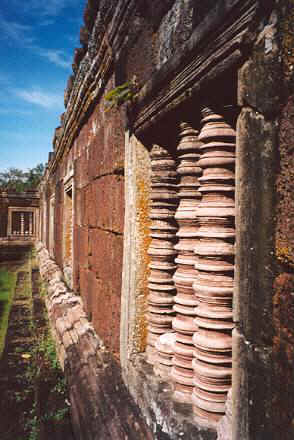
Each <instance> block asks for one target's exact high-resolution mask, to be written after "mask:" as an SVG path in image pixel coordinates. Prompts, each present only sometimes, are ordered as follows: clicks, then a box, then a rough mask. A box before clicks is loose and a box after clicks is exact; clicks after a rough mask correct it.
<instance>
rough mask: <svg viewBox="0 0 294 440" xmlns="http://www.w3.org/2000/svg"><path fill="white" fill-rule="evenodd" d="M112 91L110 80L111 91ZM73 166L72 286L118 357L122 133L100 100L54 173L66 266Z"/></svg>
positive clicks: (115, 113)
mask: <svg viewBox="0 0 294 440" xmlns="http://www.w3.org/2000/svg"><path fill="white" fill-rule="evenodd" d="M113 87H114V82H113V80H112V79H111V80H110V81H109V84H108V90H109V89H110V88H113ZM69 161H73V166H74V203H73V205H74V231H73V237H74V238H73V255H74V262H73V266H74V267H73V280H74V281H73V284H74V290H76V291H77V292H79V293H80V295H81V296H82V298H83V300H84V304H85V308H86V312H87V314H88V316H89V319H90V320H92V323H93V326H94V328H95V330H96V331H97V333H98V335H99V336H100V337H101V338H102V340H103V341H104V343H105V345H106V347H107V348H109V349H110V350H111V351H112V352H114V353H115V354H116V355H117V356H118V353H119V326H120V301H121V298H120V295H121V272H122V256H123V226H124V176H123V174H124V128H123V125H122V115H121V114H120V111H119V110H115V109H113V110H110V111H105V101H104V99H103V98H102V99H101V100H100V102H99V105H97V107H96V108H95V109H94V111H93V113H92V114H91V115H90V116H89V118H88V119H87V121H86V122H85V123H84V125H83V127H82V129H81V130H80V132H79V135H78V137H77V138H76V139H75V142H74V145H73V146H72V149H71V151H70V152H69V153H68V154H66V155H64V158H63V159H62V160H61V161H60V163H59V167H58V169H57V170H56V171H55V177H54V179H55V184H54V185H55V237H56V238H55V257H56V261H57V263H58V264H59V266H60V267H62V266H63V258H64V256H63V217H64V215H63V214H64V187H63V182H62V180H61V179H62V178H63V177H64V176H65V175H66V173H67V167H68V163H69Z"/></svg>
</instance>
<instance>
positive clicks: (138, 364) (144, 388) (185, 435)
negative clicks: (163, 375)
mask: <svg viewBox="0 0 294 440" xmlns="http://www.w3.org/2000/svg"><path fill="white" fill-rule="evenodd" d="M128 372H129V374H128V379H127V380H128V384H127V385H128V387H129V389H130V392H131V394H132V396H133V397H134V399H135V402H136V403H137V405H138V406H139V408H140V409H141V411H142V414H143V416H144V418H145V419H146V421H147V424H148V425H149V426H150V428H151V429H152V431H153V434H154V438H155V439H158V440H164V439H170V440H181V439H186V440H188V439H195V440H196V439H197V440H216V438H217V433H216V431H215V429H213V428H209V427H206V426H200V425H198V424H197V423H196V421H195V420H194V417H193V412H192V407H191V405H188V404H185V403H178V402H175V401H173V399H172V389H171V385H170V384H169V383H167V382H165V381H163V380H162V379H160V378H159V377H158V376H155V374H154V373H153V369H152V366H151V365H149V364H147V362H146V361H145V357H144V355H139V354H137V355H136V356H134V358H133V359H132V361H131V362H130V364H129V370H128Z"/></svg>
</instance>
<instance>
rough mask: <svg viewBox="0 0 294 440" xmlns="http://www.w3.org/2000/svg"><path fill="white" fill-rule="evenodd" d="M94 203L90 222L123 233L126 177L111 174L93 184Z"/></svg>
mask: <svg viewBox="0 0 294 440" xmlns="http://www.w3.org/2000/svg"><path fill="white" fill-rule="evenodd" d="M92 191H93V193H92V202H93V203H92V204H91V205H90V206H91V211H90V213H89V215H90V217H89V220H90V221H89V223H90V225H91V226H92V227H93V226H94V227H95V226H96V227H99V228H101V229H106V230H109V231H112V232H114V233H120V234H121V233H123V227H124V205H123V200H124V179H123V177H122V176H118V175H109V176H104V177H101V178H100V179H97V180H95V181H94V182H93V184H92Z"/></svg>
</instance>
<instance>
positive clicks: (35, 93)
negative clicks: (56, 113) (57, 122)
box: [13, 88, 63, 109]
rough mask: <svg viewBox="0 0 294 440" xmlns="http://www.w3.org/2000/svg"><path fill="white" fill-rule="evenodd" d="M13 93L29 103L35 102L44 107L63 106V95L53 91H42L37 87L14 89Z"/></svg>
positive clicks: (54, 107)
mask: <svg viewBox="0 0 294 440" xmlns="http://www.w3.org/2000/svg"><path fill="white" fill-rule="evenodd" d="M13 92H14V94H15V95H16V96H18V97H19V98H21V99H23V100H24V101H26V102H29V103H30V104H35V105H38V106H40V107H43V108H45V109H56V108H62V107H63V97H62V95H58V94H55V93H49V92H44V91H43V90H41V89H39V88H33V89H31V90H24V89H14V90H13Z"/></svg>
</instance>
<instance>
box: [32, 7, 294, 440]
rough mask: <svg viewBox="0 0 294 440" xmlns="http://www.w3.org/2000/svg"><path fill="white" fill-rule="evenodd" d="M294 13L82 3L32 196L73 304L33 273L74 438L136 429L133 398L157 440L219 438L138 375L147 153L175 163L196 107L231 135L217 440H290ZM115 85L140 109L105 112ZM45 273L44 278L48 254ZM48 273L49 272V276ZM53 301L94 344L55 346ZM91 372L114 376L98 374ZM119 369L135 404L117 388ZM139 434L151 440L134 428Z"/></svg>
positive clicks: (144, 373)
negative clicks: (61, 369) (230, 228)
mask: <svg viewBox="0 0 294 440" xmlns="http://www.w3.org/2000/svg"><path fill="white" fill-rule="evenodd" d="M204 3H205V4H204ZM291 4H292V1H290V0H289V1H287V0H283V1H282V2H280V3H279V4H276V3H275V2H274V1H266V0H246V1H245V2H244V1H240V0H233V1H232V0H225V1H223V2H211V1H209V2H200V1H196V2H195V1H194V2H191V1H190V0H185V1H178V0H165V1H162V2H160V3H159V2H157V1H155V0H154V1H153V0H152V1H150V2H148V5H147V4H146V2H143V1H134V0H111V1H109V0H101V1H100V2H95V1H92V0H91V1H88V4H87V6H86V10H85V14H84V21H85V25H84V26H83V27H82V29H81V34H80V38H81V45H82V47H81V48H78V49H76V51H75V55H74V62H73V75H72V76H71V77H70V78H69V81H68V85H67V89H66V91H65V105H66V112H65V113H64V114H63V115H62V116H61V125H60V127H58V128H57V129H56V131H55V136H54V142H53V149H54V152H53V153H50V157H49V162H48V166H47V169H46V173H45V176H44V179H43V182H42V184H41V197H42V212H43V214H44V215H42V216H41V219H42V221H41V226H42V227H41V229H42V234H41V239H42V242H43V243H44V244H45V246H46V247H47V248H50V246H49V245H50V243H52V242H53V243H54V246H53V250H52V252H51V250H50V252H51V257H52V258H54V259H55V260H56V263H57V264H58V266H59V268H60V269H61V270H63V272H64V278H65V280H66V283H67V284H68V286H69V287H70V288H72V290H73V292H74V294H73V293H72V292H69V290H68V288H67V287H66V286H65V284H62V285H61V284H60V285H59V284H58V283H57V285H55V284H54V283H55V281H56V280H55V281H54V277H53V281H52V283H53V284H50V283H51V280H50V277H51V275H52V274H51V272H50V270H48V268H47V269H44V271H45V272H44V273H46V274H45V277H46V278H47V280H48V281H50V283H49V285H50V287H49V290H48V292H49V297H50V298H51V299H49V300H48V301H49V302H48V307H49V309H50V310H51V311H52V313H51V316H52V326H53V327H56V325H57V326H60V329H59V330H58V328H56V337H57V339H58V341H59V344H60V347H61V348H60V350H61V358H64V359H69V361H68V363H67V362H65V370H66V371H67V374H68V376H69V378H70V382H71V384H72V393H73V394H72V399H73V415H74V419H75V424H76V426H77V430H80V431H81V432H83V435H82V437H81V438H89V439H90V438H96V437H95V435H96V436H97V435H98V434H97V432H98V431H96V430H97V429H98V427H99V429H102V428H101V427H102V425H103V423H104V422H105V420H106V419H104V417H106V416H107V412H108V411H109V413H110V414H114V420H118V427H119V426H120V423H121V418H122V417H124V416H125V417H126V418H127V420H130V419H129V415H130V414H131V412H132V411H133V412H134V414H135V417H137V416H138V409H137V407H136V406H135V405H134V402H133V401H132V398H134V400H135V401H136V403H137V404H138V405H139V407H140V409H141V411H142V413H143V414H144V417H145V419H146V421H147V422H148V424H149V426H150V427H151V428H152V431H153V437H154V438H158V439H161V438H162V439H163V438H164V439H168V438H169V439H179V438H181V437H182V436H183V435H184V436H185V438H187V439H188V438H199V439H213V438H215V437H216V435H217V434H216V431H215V429H210V428H208V429H207V428H199V426H197V424H195V420H194V419H193V417H192V414H191V411H190V409H189V408H190V407H189V408H188V409H187V407H185V406H184V407H181V406H179V405H177V404H174V403H173V402H172V400H171V398H170V395H171V389H170V388H169V385H167V384H166V383H164V382H162V381H161V380H158V379H157V378H156V377H154V376H153V375H152V373H151V371H150V368H148V366H147V365H146V363H145V361H144V350H145V345H146V318H145V313H146V297H147V291H148V289H147V283H148V263H149V260H148V258H149V257H148V254H147V249H148V244H149V231H148V227H149V223H150V218H149V205H148V198H149V193H150V157H149V151H150V149H151V148H152V145H153V144H159V145H162V146H164V147H165V148H166V149H167V150H168V151H169V152H170V154H171V155H172V156H173V157H176V144H177V139H178V134H179V130H178V127H179V123H180V122H181V121H185V122H189V123H191V125H192V126H193V127H194V128H196V129H199V120H200V107H201V106H202V105H208V106H209V105H210V104H213V105H216V106H221V107H222V108H223V110H224V112H225V113H226V118H227V119H229V122H230V123H231V124H232V125H233V126H235V125H237V159H236V164H237V181H236V186H237V193H236V207H237V225H236V226H237V241H236V266H235V276H236V278H235V280H236V282H235V293H234V321H235V326H236V328H235V330H234V347H233V359H234V361H233V390H232V397H231V400H229V401H228V404H227V415H226V417H225V418H224V419H223V420H222V421H221V423H220V425H219V426H218V435H219V438H220V439H229V438H232V436H233V438H234V440H237V439H238V440H239V439H242V440H243V439H244V440H245V439H258V440H259V439H263V438H276V437H275V436H278V434H277V433H278V432H279V431H280V430H282V427H283V428H284V432H287V434H285V435H288V433H289V435H291V433H292V432H291V429H293V423H292V420H293V414H292V411H291V409H290V408H292V407H293V405H292V401H291V397H289V393H287V390H288V389H289V388H290V389H291V390H292V388H293V380H292V378H291V363H292V362H293V331H292V324H291V323H292V321H291V320H292V308H293V301H292V296H291V289H292V287H293V279H292V278H293V233H292V230H293V227H292V226H293V225H292V223H293V222H292V217H291V215H290V214H291V213H292V210H293V209H292V208H293V196H292V195H293V188H292V186H293V184H292V181H293V176H292V174H291V165H293V148H292V146H291V145H292V144H291V139H292V138H291V135H292V131H293V123H294V122H293V118H294V116H293V96H292V95H291V84H292V85H293V82H292V81H293V72H292V70H293V58H291V53H292V52H291V51H292V48H293V44H292V43H293V41H292V40H291V38H292V30H291V20H290V19H289V16H291ZM125 81H131V82H134V81H136V83H137V86H138V91H137V93H136V96H135V99H133V100H131V101H132V102H126V103H124V104H123V105H122V106H121V107H120V108H118V107H114V108H112V109H110V110H109V109H108V108H107V102H106V100H105V96H106V94H107V93H108V92H109V91H111V90H114V89H115V87H116V86H118V85H121V84H123V83H125ZM291 177H292V179H291ZM68 191H71V194H72V212H71V213H70V206H71V203H67V202H68V200H67V199H66V197H68ZM53 199H54V203H53V202H52V203H51V205H50V200H51V201H52V200H53ZM50 206H51V208H50ZM53 206H54V208H53ZM53 209H54V211H53ZM70 218H71V219H72V225H73V236H72V250H71V255H70V243H71V240H70V230H69V229H68V228H69V226H67V225H70V224H71V222H70V221H69V219H70ZM50 221H53V229H52V227H51V226H50V224H51V223H50ZM52 240H53V241H52ZM45 257H46V258H45ZM70 257H71V258H70ZM40 258H41V261H42V259H44V258H45V259H46V261H47V262H48V254H46V250H44V249H43V250H42V251H41V252H40ZM44 264H45V263H44ZM46 264H47V263H46ZM46 264H45V266H46ZM48 264H49V263H48ZM50 265H53V266H52V267H54V271H56V270H57V268H56V266H55V263H54V264H53V262H52V261H51V262H50V264H49V266H50ZM58 277H59V278H60V277H62V275H61V273H60V272H59V275H58ZM59 288H60V289H61V290H60V292H61V293H60V294H59V293H58V292H59V290H58V289H59ZM63 289H66V294H65V297H66V298H69V297H70V298H71V299H70V301H72V300H73V303H74V304H79V307H80V309H79V313H81V316H82V321H81V322H82V325H81V326H80V325H79V324H77V326H76V327H77V329H78V328H79V329H80V330H81V329H82V328H84V329H87V328H91V331H90V333H89V334H88V336H87V337H86V339H87V340H86V341H83V337H82V334H80V335H77V334H73V335H71V338H73V339H71V340H70V341H68V336H69V334H70V332H71V329H72V328H73V327H74V326H75V323H73V322H71V324H69V325H70V326H71V327H70V328H68V329H67V330H66V328H67V327H66V326H67V325H68V324H67V321H68V319H67V318H66V319H64V318H62V317H61V316H62V313H63V312H61V310H64V309H59V306H58V307H57V305H56V306H55V305H53V303H52V300H53V298H55V292H56V301H57V303H58V304H60V307H63V305H62V301H63V300H62V299H61V298H62V297H63V296H62V295H63V293H62V292H64V290H63ZM60 295H61V296H60ZM68 295H69V296H68ZM77 295H80V297H78V296H77ZM58 298H59V299H58ZM54 301H55V299H54ZM59 301H60V302H59ZM57 303H56V304H57ZM82 304H83V310H82ZM64 306H65V303H64ZM66 307H67V306H66ZM58 310H59V311H58ZM59 313H61V314H60V315H59ZM67 313H68V312H67V311H66V314H67ZM70 314H71V312H70V313H69V315H70ZM57 323H58V324H57ZM80 330H77V331H80ZM81 331H82V330H81ZM58 332H59V334H58ZM93 332H94V333H93ZM63 335H64V336H63ZM65 335H66V336H65ZM93 335H95V336H93ZM97 335H98V336H97ZM80 337H81V338H80ZM93 337H94V339H93ZM88 338H90V339H88ZM91 338H92V339H91ZM89 340H91V344H92V343H93V344H94V345H91V348H87V347H88V345H87V344H88V343H89ZM66 341H67V342H66ZM95 341H96V342H95ZM97 341H99V343H98V342H97ZM64 344H68V346H67V347H65V348H64ZM95 344H96V345H95ZM101 347H105V349H104V348H103V350H102V349H101ZM96 351H97V353H98V354H97V355H96V354H94V352H96ZM65 352H66V354H65ZM101 353H104V354H105V358H104V357H103V359H102V360H101V358H100V357H99V356H100V354H101ZM104 354H103V356H104ZM89 356H90V357H89ZM92 357H93V359H94V358H95V361H94V363H93V362H92ZM101 362H102V363H104V362H105V363H107V365H109V370H107V369H106V370H105V369H103V368H102V369H101V368H100V367H99V365H100V363H101ZM75 365H76V366H75ZM80 366H81V368H80ZM79 368H80V369H79ZM121 369H122V377H123V380H124V383H125V385H126V386H127V388H128V391H129V392H130V393H131V395H132V398H131V397H130V395H129V394H128V392H127V391H126V389H125V388H124V386H122V382H121V377H120V374H121ZM96 372H97V376H96V377H97V379H95V380H93V382H92V381H91V379H90V378H91V375H92V374H94V373H96ZM109 374H113V375H114V378H115V381H116V384H117V386H118V390H119V391H118V393H115V394H114V389H113V387H109V386H106V382H105V381H107V378H109ZM75 377H77V378H78V379H77V382H75ZM260 378H262V380H260ZM284 378H286V380H284ZM83 383H85V388H83V387H84V385H83ZM121 386H122V388H121ZM95 390H96V391H97V390H100V391H99V392H98V393H97V396H98V397H99V398H100V396H101V392H102V391H101V390H103V392H104V393H105V394H104V396H105V397H104V400H103V403H102V404H101V401H100V404H99V402H98V400H97V399H96V400H95V397H93V396H94V395H95V392H96V391H95ZM280 390H281V391H280ZM121 393H122V394H121ZM124 393H125V394H124ZM122 395H123V396H125V398H126V399H127V401H128V402H131V403H130V404H128V405H127V406H126V409H125V408H124V410H125V411H127V413H123V410H122V409H121V410H120V409H119V407H118V406H116V407H115V408H113V407H112V405H111V404H110V400H111V399H114V398H116V397H117V398H118V402H120V399H121V396H122ZM164 396H168V398H167V402H165V401H164V399H165V397H164ZM92 398H93V399H94V403H93V408H92V409H91V411H92V410H93V414H95V416H94V420H95V421H94V422H93V425H92V424H91V423H90V425H91V426H89V429H88V428H87V420H88V415H87V414H85V412H84V410H85V408H86V407H87V405H88V403H87V402H88V400H92ZM129 399H130V400H129ZM276 407H278V408H279V411H277V410H276ZM120 411H121V413H120ZM98 413H99V414H98ZM102 413H103V414H104V415H103V416H102ZM91 414H92V413H91ZM96 415H97V417H96ZM138 417H139V416H138ZM140 420H141V419H140ZM291 423H292V425H291ZM232 425H233V433H232V432H231V431H232ZM105 426H106V428H105V429H106V431H105V432H104V431H101V432H103V435H110V432H112V430H113V429H114V430H116V429H118V430H119V428H115V424H113V423H112V421H109V420H107V421H106V422H105ZM129 426H132V422H130V425H128V427H127V428H126V431H122V432H123V433H124V434H119V433H118V431H115V434H113V435H114V436H116V437H111V438H123V435H125V433H126V432H129V431H128V429H129ZM139 426H140V427H141V428H140V429H142V432H146V436H147V437H145V438H149V437H148V435H149V434H147V431H145V429H146V427H143V425H141V421H140V423H139ZM107 430H108V431H107ZM103 435H102V434H101V437H99V436H98V437H97V438H103ZM119 435H121V437H119ZM130 435H131V434H130ZM137 435H139V434H137ZM91 436H92V437H91ZM129 438H132V437H129ZM137 438H140V437H137ZM285 438H286V437H285ZM289 438H290V437H289ZM287 440H288V438H287Z"/></svg>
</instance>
